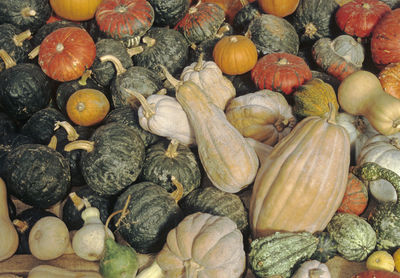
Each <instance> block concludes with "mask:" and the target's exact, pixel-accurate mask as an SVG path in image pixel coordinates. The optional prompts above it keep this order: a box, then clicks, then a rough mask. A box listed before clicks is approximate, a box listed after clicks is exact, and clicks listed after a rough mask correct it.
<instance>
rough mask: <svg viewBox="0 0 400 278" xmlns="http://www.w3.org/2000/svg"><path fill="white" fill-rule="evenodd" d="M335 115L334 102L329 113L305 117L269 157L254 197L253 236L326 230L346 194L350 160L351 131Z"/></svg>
mask: <svg viewBox="0 0 400 278" xmlns="http://www.w3.org/2000/svg"><path fill="white" fill-rule="evenodd" d="M331 106H332V105H331ZM334 119H335V111H334V109H332V108H331V111H330V114H329V115H328V117H327V118H321V117H318V116H310V117H307V118H305V119H303V120H302V121H301V122H299V123H298V124H297V125H296V126H295V127H294V129H293V130H292V132H291V133H290V134H289V135H287V136H286V137H285V138H283V139H282V140H281V141H280V142H279V143H278V144H277V145H275V147H274V149H273V151H272V152H271V154H270V155H269V156H268V157H267V158H266V159H265V160H264V162H263V163H262V165H261V168H260V170H259V171H258V173H257V177H256V180H255V182H254V187H253V191H252V196H251V199H250V209H249V214H250V225H251V226H250V227H251V230H252V234H253V236H254V238H257V237H262V236H266V235H270V234H273V233H274V232H276V231H290V232H297V231H308V232H311V233H314V232H316V231H322V230H324V228H325V227H326V225H327V224H328V222H329V221H330V219H331V218H332V216H333V215H334V213H335V211H336V210H337V208H338V207H339V205H340V203H341V201H342V198H343V196H344V192H345V190H346V182H347V175H348V171H349V164H350V141H349V136H348V134H347V131H346V130H345V129H344V128H343V127H341V126H339V125H337V124H336V123H335V121H334Z"/></svg>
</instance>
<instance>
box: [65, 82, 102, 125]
mask: <svg viewBox="0 0 400 278" xmlns="http://www.w3.org/2000/svg"><path fill="white" fill-rule="evenodd" d="M66 111H67V114H68V117H69V119H70V120H71V121H72V122H74V123H75V124H77V125H80V126H93V125H95V124H98V123H100V122H101V121H102V120H103V119H104V118H105V116H106V115H107V113H108V112H109V111H110V102H109V101H108V99H107V97H106V96H105V95H104V94H103V92H101V91H99V90H95V89H89V88H86V89H81V90H78V91H76V92H75V93H73V94H72V95H71V96H70V97H69V98H68V101H67V107H66Z"/></svg>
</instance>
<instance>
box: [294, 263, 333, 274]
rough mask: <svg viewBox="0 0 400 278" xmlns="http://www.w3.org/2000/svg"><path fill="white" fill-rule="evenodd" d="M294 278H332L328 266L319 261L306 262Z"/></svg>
mask: <svg viewBox="0 0 400 278" xmlns="http://www.w3.org/2000/svg"><path fill="white" fill-rule="evenodd" d="M292 278H331V273H330V271H329V269H328V266H327V265H326V264H324V263H321V262H319V261H317V260H309V261H305V262H304V263H302V264H301V265H300V268H299V269H297V271H296V273H295V274H294V275H293V276H292Z"/></svg>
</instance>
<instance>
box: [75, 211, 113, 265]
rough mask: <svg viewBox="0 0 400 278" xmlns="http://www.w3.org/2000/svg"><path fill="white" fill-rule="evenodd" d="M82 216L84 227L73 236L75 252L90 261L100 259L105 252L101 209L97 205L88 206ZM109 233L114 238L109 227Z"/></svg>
mask: <svg viewBox="0 0 400 278" xmlns="http://www.w3.org/2000/svg"><path fill="white" fill-rule="evenodd" d="M81 217H82V219H83V221H84V224H83V226H82V228H80V229H79V230H78V231H76V233H75V234H74V237H73V238H72V249H73V250H74V252H75V254H76V255H78V256H79V257H81V258H82V259H85V260H88V261H98V260H100V259H101V257H102V255H103V252H104V240H105V235H106V234H105V227H104V224H103V222H101V220H100V211H99V210H98V209H97V208H95V207H88V208H86V209H85V210H84V211H83V212H82V214H81ZM107 231H108V232H107V234H108V236H110V237H111V238H112V239H114V235H113V233H112V232H111V231H110V230H109V229H108V228H107Z"/></svg>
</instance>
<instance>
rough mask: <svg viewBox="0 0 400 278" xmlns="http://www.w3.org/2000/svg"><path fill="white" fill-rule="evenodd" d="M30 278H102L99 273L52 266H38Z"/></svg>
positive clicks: (31, 272) (32, 271) (33, 269)
mask: <svg viewBox="0 0 400 278" xmlns="http://www.w3.org/2000/svg"><path fill="white" fill-rule="evenodd" d="M28 278H102V276H101V275H100V274H99V273H98V272H94V271H93V272H91V271H71V270H68V269H65V268H61V267H57V266H52V265H45V264H42V265H38V266H36V267H34V268H32V269H31V271H29V274H28Z"/></svg>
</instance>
